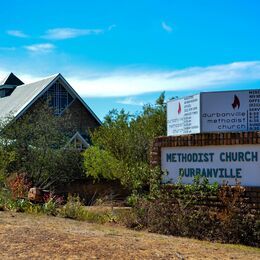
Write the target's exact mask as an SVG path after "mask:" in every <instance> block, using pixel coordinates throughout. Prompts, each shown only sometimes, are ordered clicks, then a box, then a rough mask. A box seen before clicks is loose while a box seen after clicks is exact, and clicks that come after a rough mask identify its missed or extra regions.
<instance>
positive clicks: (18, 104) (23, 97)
mask: <svg viewBox="0 0 260 260" xmlns="http://www.w3.org/2000/svg"><path fill="white" fill-rule="evenodd" d="M58 79H61V80H62V81H63V82H64V83H65V86H66V87H67V88H68V89H67V90H68V91H69V92H72V93H73V94H74V95H75V97H76V98H77V99H78V100H79V101H80V102H81V103H82V105H83V106H84V107H85V108H86V109H87V110H88V111H89V112H90V113H91V115H92V116H93V117H94V118H95V119H96V120H97V122H98V123H99V124H100V125H101V124H102V123H101V121H100V120H99V118H98V117H97V116H96V114H95V113H94V112H93V111H92V110H91V109H90V107H89V106H88V105H87V104H86V103H85V102H84V100H83V99H82V98H81V97H80V96H79V95H78V93H77V92H76V91H75V90H74V89H73V88H72V87H71V85H70V84H69V83H68V82H67V81H66V80H65V78H64V77H63V76H62V75H61V74H55V75H53V76H50V77H48V78H45V79H42V80H39V81H37V82H33V83H29V84H23V85H20V86H18V87H16V89H15V90H14V91H13V92H12V94H11V95H10V96H8V97H4V98H0V119H1V118H2V119H6V118H8V117H10V116H11V117H15V118H18V117H20V116H21V115H22V114H23V113H25V112H26V110H27V109H28V108H29V107H30V106H31V105H32V104H33V103H34V102H35V101H36V100H37V99H38V98H39V97H40V96H42V95H43V94H44V93H45V92H46V91H47V90H48V89H49V87H51V85H52V83H54V82H55V81H56V80H58Z"/></svg>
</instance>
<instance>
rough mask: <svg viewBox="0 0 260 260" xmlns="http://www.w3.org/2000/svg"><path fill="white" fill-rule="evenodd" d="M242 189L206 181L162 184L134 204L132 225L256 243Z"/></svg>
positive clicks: (254, 220) (258, 235) (255, 226)
mask: <svg viewBox="0 0 260 260" xmlns="http://www.w3.org/2000/svg"><path fill="white" fill-rule="evenodd" d="M243 192H244V188H242V187H241V186H240V185H239V184H237V185H236V186H235V187H231V186H228V185H226V186H223V187H220V188H218V189H216V188H214V187H210V185H209V184H207V183H206V182H205V183H204V184H203V182H201V183H200V184H199V185H198V183H195V184H193V185H188V186H185V187H183V186H182V185H181V186H180V185H176V186H174V185H171V186H167V185H166V186H163V187H161V189H160V190H157V192H156V193H154V194H152V196H148V197H142V198H140V199H139V200H138V201H137V203H136V204H135V206H134V209H133V212H134V214H135V219H134V220H133V219H132V225H134V226H135V227H138V228H145V229H148V230H150V231H152V232H157V233H162V234H167V235H178V236H188V237H193V238H197V239H207V240H213V241H221V242H227V243H241V244H245V245H252V246H259V245H260V242H259V241H260V229H259V227H260V224H259V222H260V221H259V216H258V215H257V214H256V213H255V212H253V211H252V210H250V209H249V207H248V204H246V203H245V201H244V200H243Z"/></svg>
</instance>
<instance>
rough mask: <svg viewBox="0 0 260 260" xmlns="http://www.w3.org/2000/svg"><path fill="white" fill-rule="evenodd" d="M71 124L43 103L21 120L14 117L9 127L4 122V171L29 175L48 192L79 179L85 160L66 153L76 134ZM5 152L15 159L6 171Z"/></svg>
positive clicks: (66, 117) (69, 151)
mask: <svg viewBox="0 0 260 260" xmlns="http://www.w3.org/2000/svg"><path fill="white" fill-rule="evenodd" d="M70 121H71V120H69V115H67V114H66V113H64V114H63V115H62V116H55V115H54V113H53V110H52V109H51V108H50V107H49V106H48V104H47V102H44V101H42V102H38V103H37V104H36V105H34V107H33V108H32V109H31V110H30V113H25V114H24V115H23V116H22V117H20V118H19V119H17V120H14V119H13V118H12V117H10V118H9V120H8V121H7V123H5V124H4V123H3V122H2V126H1V129H2V130H1V132H0V138H1V140H2V143H1V145H0V168H6V169H7V172H25V173H26V174H27V177H28V178H30V180H31V181H32V182H33V184H34V185H35V186H37V187H40V188H45V189H46V188H48V187H49V186H51V185H53V184H55V183H56V182H57V181H59V182H65V181H68V180H71V179H73V178H77V177H78V176H79V173H80V172H82V157H81V155H80V153H79V151H76V150H72V149H64V147H65V146H66V144H67V143H68V140H69V138H70V137H71V136H72V134H73V133H74V131H75V129H74V127H73V125H72V124H71V123H70ZM1 149H3V150H4V151H6V152H8V153H9V154H11V155H15V158H14V159H13V160H12V161H11V162H9V163H7V165H5V167H1V161H2V160H1ZM13 157H14V156H13ZM9 161H10V160H9Z"/></svg>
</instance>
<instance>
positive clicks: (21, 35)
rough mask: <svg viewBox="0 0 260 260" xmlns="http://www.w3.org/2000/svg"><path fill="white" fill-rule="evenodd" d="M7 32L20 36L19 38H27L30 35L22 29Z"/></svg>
mask: <svg viewBox="0 0 260 260" xmlns="http://www.w3.org/2000/svg"><path fill="white" fill-rule="evenodd" d="M6 33H7V34H9V35H11V36H15V37H19V38H27V37H29V36H28V35H27V34H25V33H24V32H22V31H19V30H9V31H7V32H6Z"/></svg>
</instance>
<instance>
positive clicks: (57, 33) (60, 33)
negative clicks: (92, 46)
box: [42, 28, 104, 40]
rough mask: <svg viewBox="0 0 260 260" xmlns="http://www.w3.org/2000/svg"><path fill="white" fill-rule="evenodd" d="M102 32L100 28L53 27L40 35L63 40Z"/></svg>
mask: <svg viewBox="0 0 260 260" xmlns="http://www.w3.org/2000/svg"><path fill="white" fill-rule="evenodd" d="M103 32H104V30H101V29H76V28H54V29H50V30H47V31H46V33H45V35H43V36H42V37H43V38H46V39H50V40H64V39H70V38H76V37H79V36H83V35H91V34H100V33H103Z"/></svg>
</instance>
